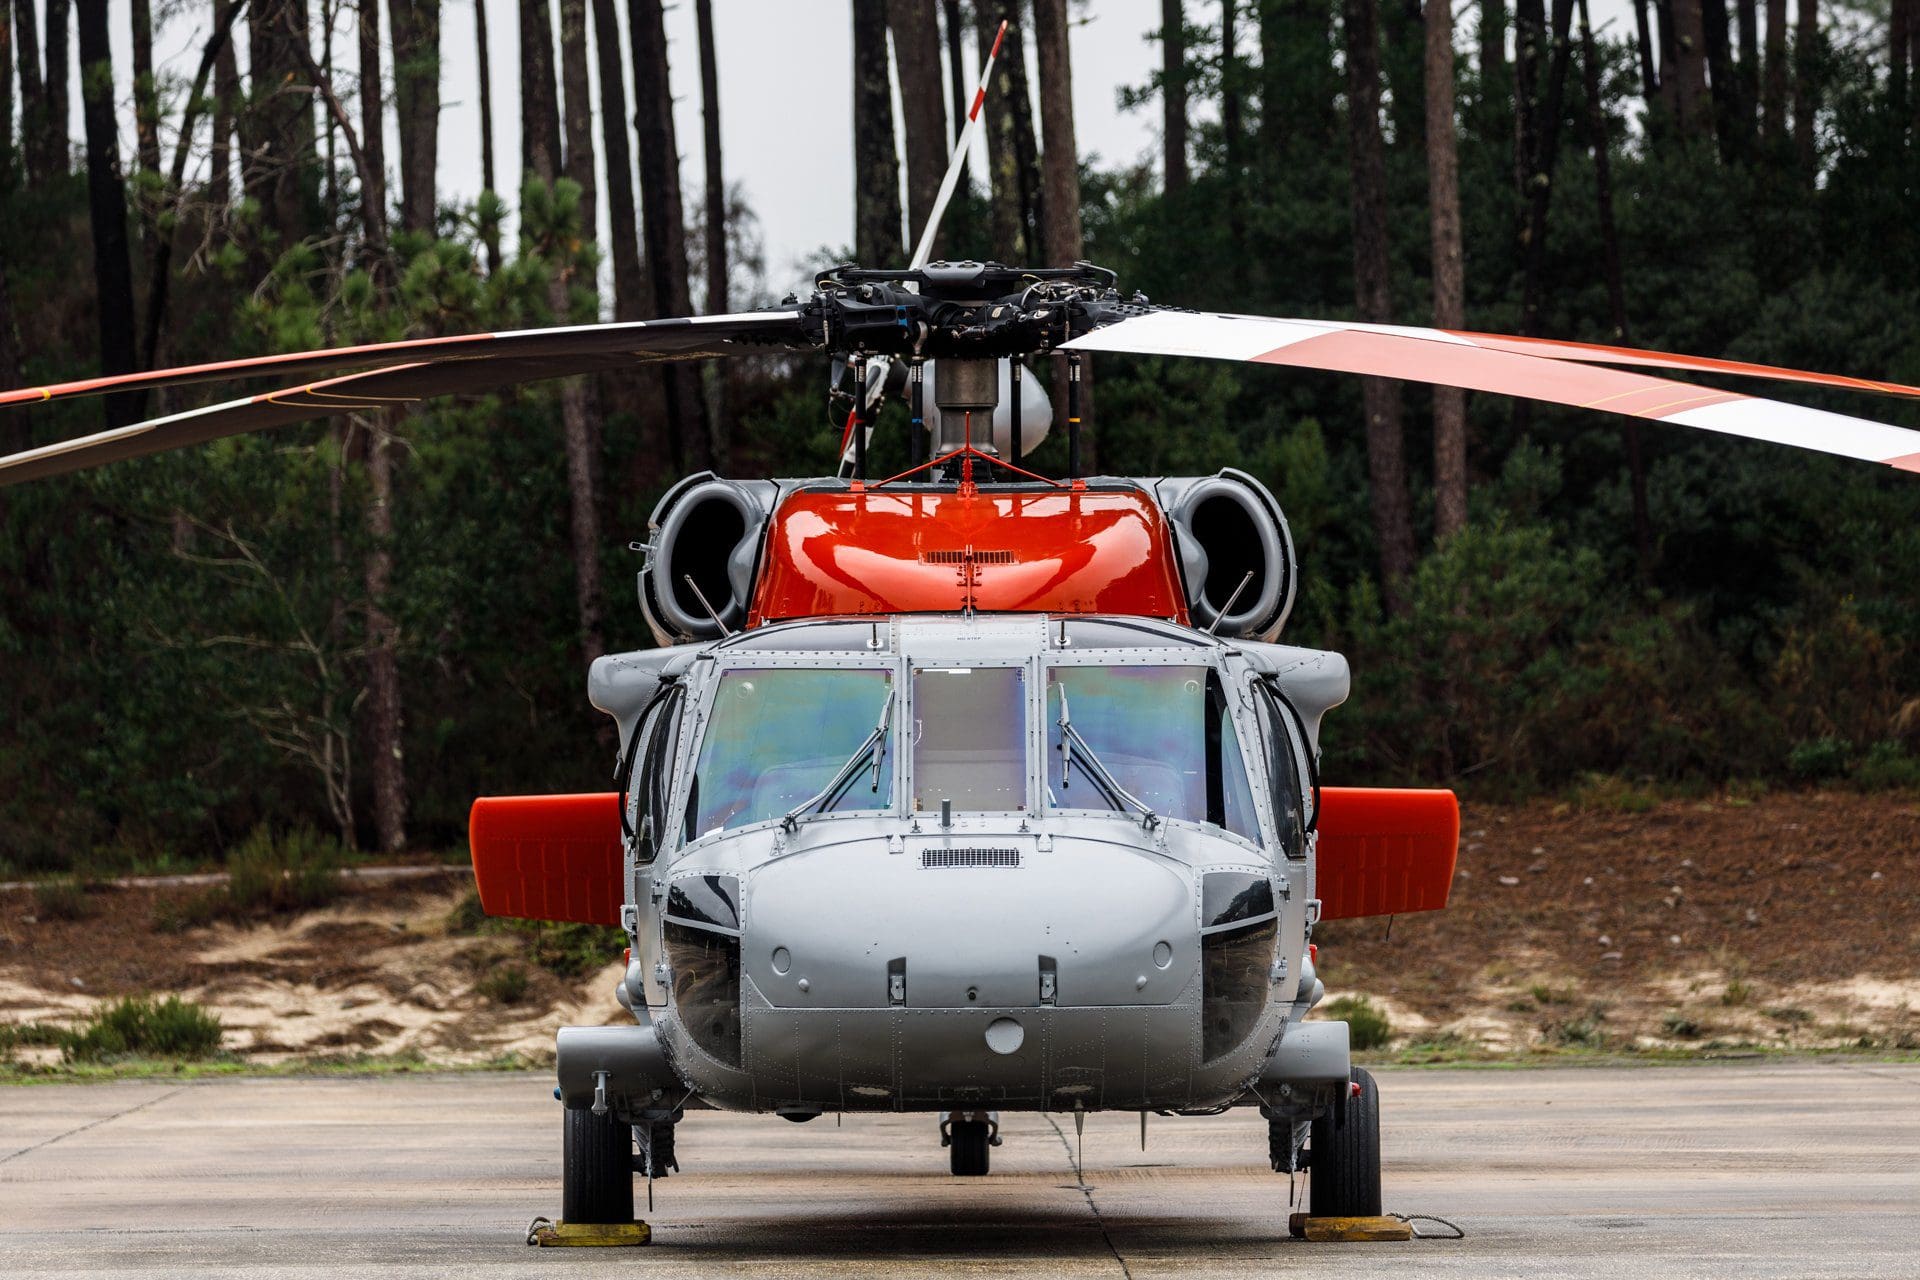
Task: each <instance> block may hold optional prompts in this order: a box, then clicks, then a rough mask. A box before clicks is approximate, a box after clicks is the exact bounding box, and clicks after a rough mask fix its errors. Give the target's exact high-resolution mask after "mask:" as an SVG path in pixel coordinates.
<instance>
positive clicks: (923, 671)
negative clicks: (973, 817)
mask: <svg viewBox="0 0 1920 1280" xmlns="http://www.w3.org/2000/svg"><path fill="white" fill-rule="evenodd" d="M1026 683H1027V682H1026V673H1025V672H1024V671H1022V670H1021V669H1020V668H1019V667H916V668H914V672H913V807H914V808H915V809H917V810H924V811H931V812H938V811H939V808H940V802H941V801H942V800H951V801H953V807H954V808H955V809H958V810H971V811H974V812H1009V811H1012V810H1015V809H1024V808H1026V807H1027V752H1026V740H1027V733H1026V729H1027V694H1026Z"/></svg>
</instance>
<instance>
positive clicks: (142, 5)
mask: <svg viewBox="0 0 1920 1280" xmlns="http://www.w3.org/2000/svg"><path fill="white" fill-rule="evenodd" d="M131 9H132V15H133V136H134V144H135V154H136V155H138V156H139V158H140V167H141V168H142V169H144V170H145V171H146V172H148V173H158V172H159V171H160V90H159V86H158V85H157V84H156V83H155V82H154V78H153V10H152V7H151V5H150V4H149V2H148V0H133V3H132V5H131Z"/></svg>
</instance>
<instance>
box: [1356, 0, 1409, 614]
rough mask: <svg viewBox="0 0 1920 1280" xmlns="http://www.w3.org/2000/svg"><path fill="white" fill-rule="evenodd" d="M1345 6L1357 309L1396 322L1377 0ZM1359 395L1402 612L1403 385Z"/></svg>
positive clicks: (1405, 565) (1366, 316)
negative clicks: (1394, 315)
mask: <svg viewBox="0 0 1920 1280" xmlns="http://www.w3.org/2000/svg"><path fill="white" fill-rule="evenodd" d="M1344 9H1345V15H1346V42H1347V110H1348V115H1349V119H1348V125H1349V129H1348V159H1349V163H1350V166H1351V168H1352V171H1353V185H1352V200H1353V285H1354V303H1355V311H1356V314H1357V315H1358V316H1359V318H1360V319H1362V320H1365V321H1371V322H1376V323H1391V322H1392V321H1393V289H1392V277H1391V274H1390V273H1391V265H1390V261H1389V259H1388V246H1387V161H1386V144H1385V142H1384V141H1383V140H1382V139H1381V136H1380V44H1379V36H1378V34H1377V31H1376V28H1375V23H1374V0H1344ZM1360 394H1361V403H1362V407H1363V411H1364V412H1365V414H1366V419H1367V423H1366V426H1367V473H1368V481H1369V484H1370V487H1371V489H1372V498H1373V526H1374V536H1375V538H1376V539H1377V541H1378V542H1379V546H1380V578H1381V599H1382V600H1383V601H1384V602H1385V603H1386V606H1387V610H1388V612H1389V613H1392V614H1395V615H1399V614H1403V613H1404V612H1405V611H1406V608H1407V598H1406V580H1407V577H1408V575H1409V574H1411V573H1412V572H1413V516H1412V512H1411V509H1410V506H1409V501H1408V496H1407V466H1406V456H1405V448H1406V446H1405V443H1404V441H1403V440H1402V438H1401V436H1402V432H1401V425H1400V384H1399V383H1397V382H1391V381H1388V380H1386V379H1384V378H1363V379H1361V381H1360Z"/></svg>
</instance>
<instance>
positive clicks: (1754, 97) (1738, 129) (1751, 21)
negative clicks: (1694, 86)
mask: <svg viewBox="0 0 1920 1280" xmlns="http://www.w3.org/2000/svg"><path fill="white" fill-rule="evenodd" d="M1734 17H1735V22H1736V25H1737V26H1738V28H1739V33H1740V64H1739V66H1738V67H1737V68H1735V71H1734V83H1735V84H1736V85H1737V86H1738V87H1739V90H1740V93H1739V97H1738V98H1737V99H1736V101H1735V103H1734V132H1735V138H1736V141H1737V143H1738V146H1739V151H1740V154H1741V155H1743V156H1752V155H1753V153H1754V144H1755V143H1756V142H1757V141H1758V140H1759V139H1758V135H1757V134H1756V133H1755V132H1754V130H1755V127H1756V126H1755V123H1754V112H1755V111H1756V110H1757V109H1758V107H1759V105H1760V12H1759V7H1758V4H1757V2H1756V0H1734Z"/></svg>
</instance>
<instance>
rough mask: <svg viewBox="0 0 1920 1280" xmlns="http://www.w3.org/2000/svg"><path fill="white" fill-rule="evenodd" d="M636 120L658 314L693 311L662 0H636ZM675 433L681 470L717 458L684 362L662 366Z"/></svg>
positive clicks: (695, 377)
mask: <svg viewBox="0 0 1920 1280" xmlns="http://www.w3.org/2000/svg"><path fill="white" fill-rule="evenodd" d="M629 14H630V15H631V20H632V25H633V94H634V108H633V109H634V125H635V128H636V130H637V132H638V134H639V138H640V166H639V167H640V219H641V230H642V233H643V235H644V238H645V244H646V255H647V266H648V268H649V270H650V271H651V272H652V276H653V299H654V309H655V312H656V314H658V315H662V316H684V315H691V314H692V313H693V301H692V290H691V288H690V287H689V284H688V281H687V221H686V211H685V207H684V205H683V203H682V201H681V196H680V148H679V144H678V142H677V141H676V140H675V138H674V130H673V89H672V80H671V78H670V68H669V67H668V65H667V32H666V15H665V13H664V12H663V10H662V8H661V0H632V7H631V9H630V10H629ZM662 369H663V371H664V378H665V383H666V399H667V414H666V417H667V431H668V435H669V438H670V440H671V443H672V448H673V457H674V461H675V463H676V464H677V465H678V466H679V468H680V469H681V470H683V471H684V470H702V469H705V468H706V467H709V466H711V465H712V463H713V443H712V439H711V437H710V436H709V435H708V432H707V426H706V423H705V421H704V417H705V415H704V414H703V412H702V409H701V402H700V384H699V373H698V371H697V370H695V369H694V368H693V367H692V366H691V365H689V364H688V363H687V362H685V361H683V360H676V361H672V362H670V363H667V364H664V365H663V366H662Z"/></svg>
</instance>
